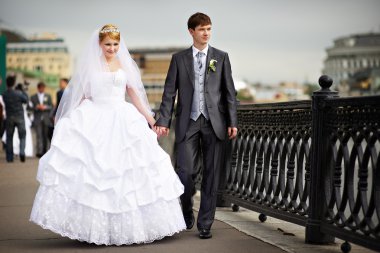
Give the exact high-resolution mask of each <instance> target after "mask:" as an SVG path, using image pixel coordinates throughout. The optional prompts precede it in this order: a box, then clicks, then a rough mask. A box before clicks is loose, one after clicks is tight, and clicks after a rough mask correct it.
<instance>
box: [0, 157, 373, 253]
mask: <svg viewBox="0 0 380 253" xmlns="http://www.w3.org/2000/svg"><path fill="white" fill-rule="evenodd" d="M37 164H38V160H37V159H36V158H29V159H28V158H27V161H26V163H21V162H19V160H17V159H15V162H14V163H11V164H8V163H6V162H5V156H4V152H1V151H0V252H9V253H12V252H89V251H91V252H111V253H112V252H131V253H134V252H144V253H149V252H164V253H170V252H180V253H203V252H207V253H212V252H218V253H224V252H226V253H227V252H228V253H229V252H234V253H240V252H244V253H245V252H247V253H249V252H259V253H266V252H268V253H277V252H278V253H280V252H297V253H298V252H308V253H312V252H340V249H339V247H340V244H333V245H328V246H318V245H307V244H304V243H303V240H304V237H303V233H301V232H300V231H302V227H300V228H295V227H294V226H296V225H293V224H290V223H287V222H283V221H279V220H276V219H272V218H268V220H267V222H265V223H260V222H259V221H258V218H257V216H258V214H257V213H255V212H251V211H248V210H245V209H241V211H239V212H237V213H234V212H232V211H231V209H230V208H218V211H217V214H216V218H217V221H215V223H214V226H213V230H212V231H213V238H212V239H209V240H200V239H198V237H197V231H196V229H195V228H193V229H192V230H190V231H184V232H181V233H180V234H176V235H174V236H173V237H169V238H164V239H163V240H161V241H156V242H153V243H151V244H143V245H131V246H120V247H117V246H96V245H93V244H87V243H82V242H78V241H73V240H70V239H68V238H64V237H61V236H59V235H57V234H54V233H52V232H50V231H48V230H44V229H42V228H40V227H39V226H37V225H35V224H33V223H31V222H29V215H30V210H31V206H32V203H33V200H34V195H35V193H36V191H37V187H38V182H37V181H36V180H35V177H36V172H37ZM197 200H199V196H196V206H197ZM296 227H298V226H296ZM287 232H288V234H291V233H293V234H294V235H284V234H287ZM352 252H371V251H369V250H366V249H363V248H361V247H358V246H355V245H353V251H352Z"/></svg>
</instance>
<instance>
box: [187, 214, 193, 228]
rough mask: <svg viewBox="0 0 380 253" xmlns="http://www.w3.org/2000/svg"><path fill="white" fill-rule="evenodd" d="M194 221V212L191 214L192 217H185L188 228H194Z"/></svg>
mask: <svg viewBox="0 0 380 253" xmlns="http://www.w3.org/2000/svg"><path fill="white" fill-rule="evenodd" d="M194 222H195V219H194V214H191V216H190V217H188V218H185V223H186V229H192V228H193V226H194Z"/></svg>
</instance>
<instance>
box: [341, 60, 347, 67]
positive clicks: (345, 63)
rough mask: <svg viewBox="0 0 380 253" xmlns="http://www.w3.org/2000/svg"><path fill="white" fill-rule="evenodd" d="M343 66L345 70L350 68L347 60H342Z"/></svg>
mask: <svg viewBox="0 0 380 253" xmlns="http://www.w3.org/2000/svg"><path fill="white" fill-rule="evenodd" d="M342 66H343V68H344V69H346V68H347V67H348V64H347V60H346V59H343V60H342Z"/></svg>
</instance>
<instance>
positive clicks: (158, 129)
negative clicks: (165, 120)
mask: <svg viewBox="0 0 380 253" xmlns="http://www.w3.org/2000/svg"><path fill="white" fill-rule="evenodd" d="M148 123H149V125H150V127H151V128H152V130H153V131H154V132H155V133H156V134H157V137H158V138H160V137H161V136H162V135H164V136H168V135H169V128H167V127H162V126H156V125H155V123H156V121H155V120H154V118H153V117H149V118H148Z"/></svg>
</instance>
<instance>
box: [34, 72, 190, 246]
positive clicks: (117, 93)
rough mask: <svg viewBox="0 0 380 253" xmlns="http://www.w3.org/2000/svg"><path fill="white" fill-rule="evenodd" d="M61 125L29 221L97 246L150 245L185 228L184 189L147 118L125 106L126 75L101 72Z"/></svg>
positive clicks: (43, 166)
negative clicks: (89, 90) (183, 214)
mask: <svg viewBox="0 0 380 253" xmlns="http://www.w3.org/2000/svg"><path fill="white" fill-rule="evenodd" d="M94 78H96V82H94V83H95V85H92V87H91V89H92V90H91V94H92V97H91V98H90V99H85V100H83V101H82V103H81V104H80V105H79V106H78V107H77V108H76V109H74V110H73V111H72V112H71V113H70V115H69V116H68V117H64V118H62V119H60V120H59V121H58V123H57V125H56V127H55V130H54V136H53V139H52V144H51V148H50V150H49V151H48V152H47V153H46V154H45V155H44V156H43V157H42V158H41V159H40V162H39V167H38V174H37V180H38V181H39V182H40V187H39V189H38V192H37V195H36V198H35V201H34V204H33V209H32V213H31V217H30V220H31V221H33V222H35V223H36V224H38V225H40V226H41V227H43V228H46V229H50V230H51V231H53V232H56V233H59V234H61V235H62V236H66V237H69V238H71V239H77V240H80V241H86V242H89V243H95V244H105V245H122V244H133V243H149V242H152V241H154V240H158V239H161V238H163V237H165V236H170V235H173V234H174V233H177V232H179V231H181V230H184V229H185V228H186V225H185V222H184V219H183V216H182V211H181V207H180V203H179V199H178V198H179V196H180V195H181V194H182V193H183V185H182V184H181V182H180V181H179V179H178V177H177V175H176V173H175V172H174V170H173V167H172V165H171V161H170V157H169V155H168V154H167V153H165V152H164V151H163V149H162V148H161V147H160V146H159V145H158V142H157V136H156V134H155V133H154V132H153V131H152V130H151V129H150V128H149V127H148V123H147V121H146V119H145V118H144V117H143V116H142V114H140V113H139V112H138V111H137V109H136V108H135V107H134V106H133V105H132V104H130V103H127V102H126V101H125V83H126V80H127V77H126V72H125V71H124V70H122V69H119V70H118V71H116V72H103V73H102V74H99V76H97V77H94Z"/></svg>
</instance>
